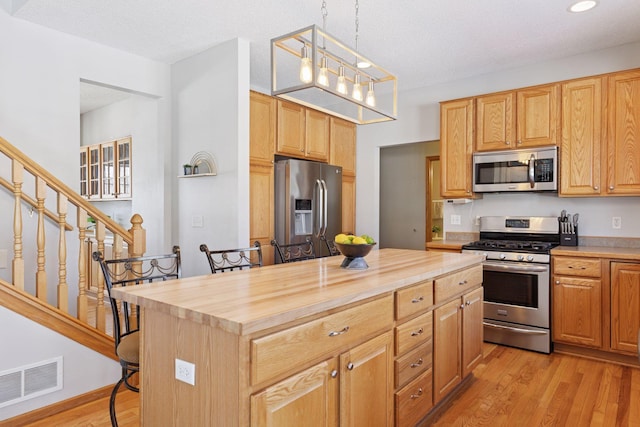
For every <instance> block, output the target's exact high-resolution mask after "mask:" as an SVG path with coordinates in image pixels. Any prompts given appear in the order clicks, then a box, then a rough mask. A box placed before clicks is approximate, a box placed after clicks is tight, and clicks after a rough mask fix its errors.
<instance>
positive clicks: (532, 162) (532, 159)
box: [529, 154, 536, 188]
mask: <svg viewBox="0 0 640 427" xmlns="http://www.w3.org/2000/svg"><path fill="white" fill-rule="evenodd" d="M535 165H536V156H535V155H533V154H532V155H531V157H530V158H529V185H530V186H531V188H533V187H535V185H536V181H535V172H536V171H535Z"/></svg>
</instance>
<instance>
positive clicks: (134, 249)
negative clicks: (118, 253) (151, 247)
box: [129, 214, 147, 258]
mask: <svg viewBox="0 0 640 427" xmlns="http://www.w3.org/2000/svg"><path fill="white" fill-rule="evenodd" d="M143 222H144V221H143V220H142V217H141V216H140V215H139V214H134V215H133V216H132V217H131V228H130V229H129V234H131V237H132V240H133V244H132V245H131V246H129V257H130V258H133V257H139V256H143V255H144V253H145V252H146V251H147V231H146V230H145V229H144V228H142V223H143Z"/></svg>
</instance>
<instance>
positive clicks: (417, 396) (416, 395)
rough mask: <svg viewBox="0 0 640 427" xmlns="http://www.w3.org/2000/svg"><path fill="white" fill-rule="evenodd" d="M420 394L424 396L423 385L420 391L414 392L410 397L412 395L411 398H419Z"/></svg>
mask: <svg viewBox="0 0 640 427" xmlns="http://www.w3.org/2000/svg"><path fill="white" fill-rule="evenodd" d="M420 396H422V387H420V388H419V389H418V392H417V393H416V394H412V395H411V396H410V397H411V399H417V398H419V397H420Z"/></svg>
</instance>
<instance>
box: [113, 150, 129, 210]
mask: <svg viewBox="0 0 640 427" xmlns="http://www.w3.org/2000/svg"><path fill="white" fill-rule="evenodd" d="M116 145H117V151H118V153H117V154H118V157H117V159H118V160H117V161H118V170H117V174H118V178H117V189H116V192H117V195H116V196H117V197H118V198H127V197H131V138H124V139H121V140H118V141H117V143H116Z"/></svg>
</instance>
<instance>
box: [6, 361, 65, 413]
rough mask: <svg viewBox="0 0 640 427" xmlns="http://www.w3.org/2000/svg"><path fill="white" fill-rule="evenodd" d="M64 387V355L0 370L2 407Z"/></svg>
mask: <svg viewBox="0 0 640 427" xmlns="http://www.w3.org/2000/svg"><path fill="white" fill-rule="evenodd" d="M61 389H62V356H59V357H55V358H53V359H49V360H43V361H41V362H38V363H33V364H31V365H25V366H21V367H19V368H15V369H11V370H7V371H3V372H0V408H2V407H5V406H9V405H13V404H15V403H18V402H22V401H24V400H27V399H32V398H34V397H37V396H42V395H43V394H47V393H52V392H54V391H56V390H61Z"/></svg>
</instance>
